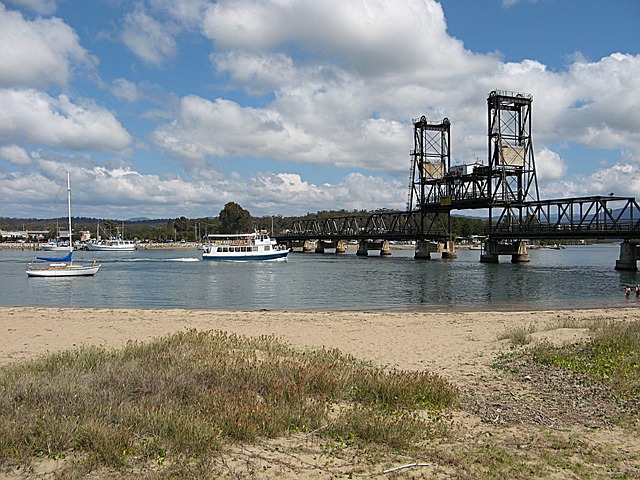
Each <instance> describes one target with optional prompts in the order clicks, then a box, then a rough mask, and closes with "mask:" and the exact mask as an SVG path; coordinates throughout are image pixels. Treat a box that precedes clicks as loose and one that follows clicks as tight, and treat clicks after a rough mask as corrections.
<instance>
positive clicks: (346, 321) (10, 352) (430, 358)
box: [0, 307, 640, 381]
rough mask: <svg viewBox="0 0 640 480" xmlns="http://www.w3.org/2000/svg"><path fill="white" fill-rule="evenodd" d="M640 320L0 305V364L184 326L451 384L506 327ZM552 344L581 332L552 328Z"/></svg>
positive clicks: (580, 315)
mask: <svg viewBox="0 0 640 480" xmlns="http://www.w3.org/2000/svg"><path fill="white" fill-rule="evenodd" d="M566 318H573V319H586V318H612V319H614V318H615V319H624V320H634V321H635V320H639V319H640V310H638V309H634V308H629V309H626V308H625V309H601V310H563V311H555V310H554V311H530V312H526V311H525V312H456V313H412V312H392V313H387V312H293V311H214V310H182V309H162V310H153V309H144V310H143V309H104V308H57V307H0V331H2V342H1V344H0V364H3V363H7V362H11V361H15V360H20V359H24V358H31V357H33V356H35V355H38V354H42V353H45V352H50V351H58V350H62V349H68V348H72V347H74V346H76V345H82V344H86V345H103V346H110V347H118V346H122V345H124V344H126V342H128V341H130V340H138V341H146V340H149V339H152V338H154V337H160V336H165V335H167V334H170V333H173V332H178V331H182V330H185V329H197V330H224V331H227V332H233V333H237V334H242V335H249V336H255V335H275V336H276V337H278V338H281V339H283V340H285V341H287V342H289V343H290V344H292V345H294V346H298V347H312V348H316V347H330V348H338V349H340V350H341V351H343V352H345V353H350V354H352V355H354V356H356V357H358V358H361V359H364V360H371V361H373V362H375V363H377V364H379V365H387V366H390V367H394V368H399V369H403V370H424V369H426V370H429V371H432V372H434V373H439V374H442V375H444V376H446V377H448V378H450V379H452V380H454V381H463V380H464V379H465V378H467V377H468V376H469V375H473V374H474V373H477V371H478V369H480V370H482V369H484V368H486V367H488V365H489V363H490V362H491V360H492V359H493V357H494V356H495V354H496V353H497V352H498V351H499V350H500V349H502V348H504V346H505V344H506V343H505V341H498V339H497V337H498V334H500V333H502V332H504V331H505V330H506V329H507V328H513V327H517V326H528V325H531V324H535V325H540V326H542V325H545V324H550V323H552V322H557V321H558V320H561V319H566ZM542 335H544V336H547V337H549V338H551V339H554V340H557V341H564V340H567V341H569V340H571V339H574V338H579V337H582V336H583V335H584V332H583V331H582V330H572V329H555V328H553V329H551V330H548V331H546V332H543V333H541V334H540V336H542Z"/></svg>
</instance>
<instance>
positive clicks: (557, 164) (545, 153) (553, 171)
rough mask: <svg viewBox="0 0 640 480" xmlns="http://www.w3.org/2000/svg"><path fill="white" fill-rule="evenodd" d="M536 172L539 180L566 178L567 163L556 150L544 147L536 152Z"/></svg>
mask: <svg viewBox="0 0 640 480" xmlns="http://www.w3.org/2000/svg"><path fill="white" fill-rule="evenodd" d="M535 162H536V174H537V176H538V180H539V181H553V180H558V179H561V178H564V176H565V175H566V174H567V164H566V163H565V162H564V160H562V159H561V158H560V155H558V154H557V153H556V152H553V151H551V150H549V149H548V148H543V149H542V150H541V151H539V152H537V153H536V156H535Z"/></svg>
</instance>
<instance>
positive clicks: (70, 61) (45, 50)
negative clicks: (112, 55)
mask: <svg viewBox="0 0 640 480" xmlns="http://www.w3.org/2000/svg"><path fill="white" fill-rule="evenodd" d="M94 65H95V59H94V58H93V57H92V56H90V55H89V54H88V53H87V51H86V50H85V49H84V48H82V46H80V41H79V38H78V36H77V34H76V33H75V32H74V31H73V29H72V28H71V27H69V26H68V25H67V24H65V23H64V22H63V21H62V20H60V19H59V18H48V19H43V18H38V19H35V20H33V21H31V20H26V19H25V18H24V17H23V16H22V14H21V13H19V12H15V11H11V10H7V9H6V7H5V6H4V5H3V4H1V3H0V87H16V86H26V87H47V86H50V85H67V83H68V82H69V80H70V79H71V77H72V72H73V69H74V68H75V67H76V66H80V67H86V68H89V69H90V68H93V67H94Z"/></svg>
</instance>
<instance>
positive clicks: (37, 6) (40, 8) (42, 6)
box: [6, 0, 57, 15]
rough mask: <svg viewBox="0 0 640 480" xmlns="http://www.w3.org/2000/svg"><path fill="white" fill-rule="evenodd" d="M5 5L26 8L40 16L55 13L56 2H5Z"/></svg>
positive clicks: (27, 0) (47, 0)
mask: <svg viewBox="0 0 640 480" xmlns="http://www.w3.org/2000/svg"><path fill="white" fill-rule="evenodd" d="M6 1H7V3H11V4H13V5H17V6H19V7H26V8H28V9H30V10H32V11H34V12H35V13H38V14H40V15H51V14H52V13H53V12H55V11H56V8H57V6H56V0H6Z"/></svg>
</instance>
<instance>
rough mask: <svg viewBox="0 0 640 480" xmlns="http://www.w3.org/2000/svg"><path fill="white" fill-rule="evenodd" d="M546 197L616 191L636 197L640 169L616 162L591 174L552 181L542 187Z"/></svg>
mask: <svg viewBox="0 0 640 480" xmlns="http://www.w3.org/2000/svg"><path fill="white" fill-rule="evenodd" d="M541 190H542V192H541V195H542V193H544V196H543V197H544V198H568V197H583V196H593V195H601V196H606V195H609V194H610V193H614V194H615V195H616V196H619V197H636V196H637V195H638V192H640V170H639V169H638V167H637V166H636V165H633V164H629V163H616V164H615V165H613V166H612V167H610V168H604V169H601V170H597V171H595V172H593V173H591V174H577V175H575V176H574V177H572V178H568V179H564V180H558V181H554V182H550V183H548V184H547V185H545V188H544V189H541Z"/></svg>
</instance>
